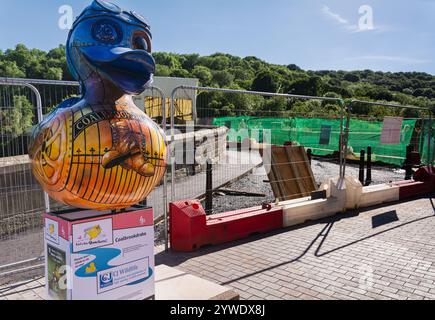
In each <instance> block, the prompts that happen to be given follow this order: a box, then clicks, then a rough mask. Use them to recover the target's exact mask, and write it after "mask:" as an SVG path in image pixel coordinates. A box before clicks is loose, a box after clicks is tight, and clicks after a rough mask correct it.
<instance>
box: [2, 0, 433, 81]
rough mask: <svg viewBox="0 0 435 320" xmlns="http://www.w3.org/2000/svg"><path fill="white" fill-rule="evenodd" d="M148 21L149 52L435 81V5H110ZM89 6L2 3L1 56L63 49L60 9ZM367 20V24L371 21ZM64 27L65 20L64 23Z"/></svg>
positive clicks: (422, 1)
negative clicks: (414, 74) (21, 48)
mask: <svg viewBox="0 0 435 320" xmlns="http://www.w3.org/2000/svg"><path fill="white" fill-rule="evenodd" d="M112 2H114V3H116V4H118V5H119V6H120V7H122V8H123V9H128V10H136V11H137V12H139V13H141V14H142V15H143V16H145V17H146V18H147V20H148V21H149V22H150V24H151V28H152V29H151V30H152V33H153V50H154V51H165V52H174V53H199V54H201V55H208V54H212V53H215V52H223V53H230V54H233V55H237V56H241V57H245V56H256V57H258V58H260V59H263V60H265V61H267V62H270V63H276V64H283V65H287V64H297V65H298V66H300V67H302V68H303V69H305V70H363V69H371V70H375V71H392V72H398V71H422V72H427V73H430V74H435V41H434V36H435V35H434V31H435V19H434V16H435V0H413V1H411V0H408V1H404V0H377V1H370V0H361V1H357V0H268V1H265V0H153V1H152V0H114V1H112ZM89 3H91V0H75V1H68V0H42V1H35V0H15V1H12V0H0V5H1V6H0V10H1V11H0V50H5V49H8V48H13V47H15V45H16V44H17V43H24V44H25V45H26V46H28V47H30V48H39V49H42V50H49V49H51V48H54V47H57V46H58V45H59V44H61V43H65V41H66V37H67V34H68V30H63V29H61V28H60V27H59V20H60V19H61V18H62V14H60V13H59V9H60V8H61V7H62V6H65V5H66V6H70V7H71V8H72V10H73V15H74V17H76V16H78V15H79V14H80V12H81V11H82V10H83V8H85V7H86V6H87V5H88V4H89ZM371 18H372V19H371ZM62 21H63V20H62Z"/></svg>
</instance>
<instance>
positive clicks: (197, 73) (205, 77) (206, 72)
mask: <svg viewBox="0 0 435 320" xmlns="http://www.w3.org/2000/svg"><path fill="white" fill-rule="evenodd" d="M192 75H193V76H194V77H195V78H198V79H199V81H200V82H201V85H203V86H208V85H210V81H211V79H212V74H211V71H210V69H209V68H207V67H204V66H195V68H194V69H193V71H192Z"/></svg>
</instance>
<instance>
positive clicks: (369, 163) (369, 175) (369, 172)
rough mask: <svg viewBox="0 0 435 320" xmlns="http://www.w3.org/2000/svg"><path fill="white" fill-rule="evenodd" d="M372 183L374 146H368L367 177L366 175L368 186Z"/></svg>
mask: <svg viewBox="0 0 435 320" xmlns="http://www.w3.org/2000/svg"><path fill="white" fill-rule="evenodd" d="M371 183H372V147H371V146H368V147H367V177H366V183H365V185H366V186H369V185H370V184H371Z"/></svg>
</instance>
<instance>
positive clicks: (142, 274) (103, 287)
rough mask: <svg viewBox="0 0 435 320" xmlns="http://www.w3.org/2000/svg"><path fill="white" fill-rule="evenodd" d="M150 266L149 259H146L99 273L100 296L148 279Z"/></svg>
mask: <svg viewBox="0 0 435 320" xmlns="http://www.w3.org/2000/svg"><path fill="white" fill-rule="evenodd" d="M149 265H150V264H149V259H148V258H145V259H142V260H138V261H133V262H130V263H126V264H124V265H120V266H116V267H114V268H112V269H108V270H104V271H101V272H98V273H97V279H98V286H97V291H98V294H100V293H103V292H107V291H110V290H113V289H117V288H120V287H123V286H126V285H129V284H130V283H134V282H136V281H140V280H143V279H146V278H148V277H149V274H150V273H149Z"/></svg>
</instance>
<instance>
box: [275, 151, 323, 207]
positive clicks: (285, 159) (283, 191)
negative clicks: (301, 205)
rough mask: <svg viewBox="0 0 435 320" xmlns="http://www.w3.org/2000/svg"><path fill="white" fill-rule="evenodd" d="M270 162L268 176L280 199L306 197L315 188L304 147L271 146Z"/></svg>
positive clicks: (276, 195)
mask: <svg viewBox="0 0 435 320" xmlns="http://www.w3.org/2000/svg"><path fill="white" fill-rule="evenodd" d="M270 163H271V170H270V172H268V177H269V180H270V184H271V187H272V191H273V193H274V195H275V197H276V198H277V199H279V200H280V201H283V200H292V199H297V198H301V197H307V196H310V195H311V192H313V191H315V190H317V184H316V181H315V179H314V175H313V171H312V170H311V166H310V164H309V161H308V157H307V155H306V152H305V148H304V147H299V146H297V147H293V146H285V147H280V146H272V147H271V159H270Z"/></svg>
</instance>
